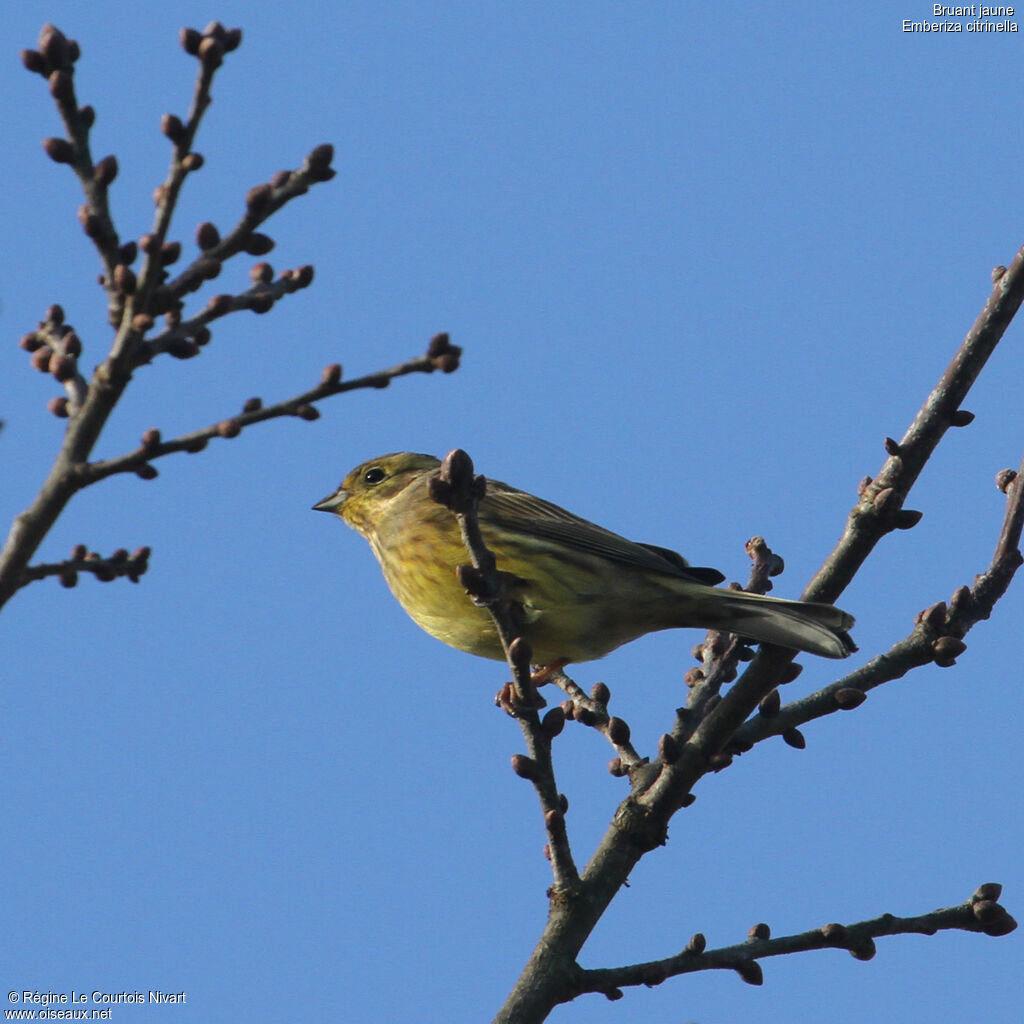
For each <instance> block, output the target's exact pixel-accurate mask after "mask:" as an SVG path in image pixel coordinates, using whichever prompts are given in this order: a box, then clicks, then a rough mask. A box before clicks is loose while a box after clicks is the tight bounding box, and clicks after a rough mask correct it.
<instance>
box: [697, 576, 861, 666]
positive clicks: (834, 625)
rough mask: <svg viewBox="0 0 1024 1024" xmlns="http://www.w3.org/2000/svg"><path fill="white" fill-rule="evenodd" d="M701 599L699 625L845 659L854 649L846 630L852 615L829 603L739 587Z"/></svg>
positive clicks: (849, 625)
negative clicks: (766, 594)
mask: <svg viewBox="0 0 1024 1024" xmlns="http://www.w3.org/2000/svg"><path fill="white" fill-rule="evenodd" d="M712 592H713V593H714V594H715V599H714V600H709V599H708V598H710V594H708V595H706V596H705V597H704V600H702V601H701V620H702V621H701V625H702V626H705V627H707V628H709V629H719V630H722V631H723V632H727V633H737V634H739V635H740V636H743V637H749V638H750V639H751V640H757V641H758V642H760V643H766V644H778V645H779V646H780V647H791V648H795V649H796V650H798V651H809V652H810V653H811V654H820V655H821V656H822V657H825V658H845V657H847V656H848V655H850V654H852V653H853V652H854V651H855V650H857V645H856V644H855V643H854V642H853V640H852V639H851V638H850V635H849V633H848V630H849V629H851V628H852V626H853V623H854V619H853V616H852V615H848V614H847V613H846V612H844V611H841V610H840V609H838V608H835V607H833V606H832V605H830V604H814V603H811V602H809V601H787V600H784V599H782V598H778V597H765V596H762V595H761V594H748V593H746V592H745V591H742V590H719V589H718V588H717V587H716V588H714V590H713V591H712Z"/></svg>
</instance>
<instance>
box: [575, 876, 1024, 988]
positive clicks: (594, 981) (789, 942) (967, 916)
mask: <svg viewBox="0 0 1024 1024" xmlns="http://www.w3.org/2000/svg"><path fill="white" fill-rule="evenodd" d="M1001 888H1002V887H1001V886H999V885H998V884H996V883H991V882H989V883H986V884H985V885H982V886H980V887H979V888H978V890H977V891H976V892H975V893H974V895H973V896H972V897H971V898H970V899H969V900H968V901H967V902H966V903H961V904H960V905H959V906H957V907H946V908H944V909H941V910H933V911H932V912H931V913H929V914H920V915H918V916H916V917H895V916H894V915H892V914H881V915H880V916H879V917H875V918H872V919H871V920H868V921H858V922H857V923H856V924H849V925H842V924H827V925H824V926H823V927H821V928H814V929H812V930H811V931H807V932H801V933H800V934H798V935H786V936H782V937H779V938H777V939H773V938H770V934H771V933H770V930H769V928H768V926H767V925H764V924H759V925H755V926H754V927H753V928H751V930H750V934H749V936H748V938H747V941H746V942H742V943H738V944H737V945H734V946H723V947H721V948H719V949H709V950H707V951H704V949H703V945H704V936H703V935H699V934H698V935H695V936H694V938H693V939H691V940H690V945H689V946H688V947H687V948H686V949H685V950H683V952H681V953H677V954H676V955H675V956H670V957H665V958H664V959H663V960H651V961H648V962H647V963H642V964H631V965H629V966H628V967H611V968H601V969H594V970H584V971H581V972H580V974H579V975H578V976H577V978H576V982H575V985H574V994H576V995H582V994H583V993H585V992H600V993H603V994H604V995H605V996H607V997H608V998H609V999H619V998H621V996H622V991H621V989H622V988H625V987H627V986H630V985H647V986H648V987H651V986H654V985H660V984H661V983H662V982H663V981H665V980H666V979H668V978H674V977H678V976H679V975H681V974H692V973H694V972H695V971H710V970H722V969H731V970H734V971H737V972H738V973H739V975H740V977H741V978H742V979H743V980H744V981H746V982H748V983H749V984H752V985H760V984H761V983H762V981H763V975H762V972H761V968H760V965H759V964H758V963H757V961H758V960H763V959H766V958H767V957H771V956H784V955H786V954H788V953H806V952H808V951H809V950H813V949H845V950H848V951H849V952H850V954H851V955H852V956H853V957H854V959H856V960H870V959H872V957H874V955H875V942H874V940H875V939H877V938H881V937H882V936H886V935H934V934H935V933H936V932H940V931H948V930H950V929H956V930H959V931H967V932H982V933H984V934H986V935H1007V934H1009V933H1010V932H1012V931H1013V930H1014V929H1015V928H1016V927H1017V922H1016V921H1014V919H1013V918H1012V917H1011V916H1010V915H1009V914H1008V913H1007V912H1006V911H1005V910H1004V909H1003V907H1002V906H1000V905H999V903H998V902H997V901H998V899H999V895H1000V892H1001Z"/></svg>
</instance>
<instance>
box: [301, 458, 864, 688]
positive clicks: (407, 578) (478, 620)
mask: <svg viewBox="0 0 1024 1024" xmlns="http://www.w3.org/2000/svg"><path fill="white" fill-rule="evenodd" d="M440 468H441V461H440V459H438V458H436V457H435V456H433V455H422V454H417V453H415V452H395V453H392V454H389V455H381V456H378V457H377V458H375V459H370V460H369V461H368V462H363V463H361V464H360V465H358V466H356V468H355V469H353V470H352V471H351V472H350V473H348V474H347V475H346V477H345V478H344V480H343V481H342V483H341V485H340V487H338V488H337V490H335V491H333V492H332V493H331V494H329V495H328V496H327V497H326V498H323V499H322V500H321V501H318V502H317V503H316V504H315V505H314V506H313V509H314V510H316V511H319V512H330V513H333V514H335V515H337V516H338V517H340V518H341V519H342V520H343V521H344V522H345V523H346V524H348V525H349V526H351V527H353V528H354V529H356V530H357V531H358V532H359V533H361V534H362V535H363V537H365V538H366V540H367V541H369V543H370V547H371V549H372V550H373V553H374V555H375V556H376V558H377V561H378V562H379V563H380V567H381V569H382V571H383V573H384V579H385V580H386V581H387V584H388V586H389V587H390V589H391V592H392V594H394V596H395V598H396V599H397V600H398V603H399V604H400V605H401V606H402V607H403V608H404V609H405V611H406V612H407V613H408V615H409V616H410V617H411V618H412V619H413V621H414V622H416V624H417V625H419V626H420V627H421V628H422V629H424V630H425V631H426V632H427V633H429V634H430V635H431V636H433V637H436V638H437V639H438V640H441V641H443V642H444V643H446V644H448V645H450V646H451V647H455V648H457V649H458V650H461V651H466V652H468V653H470V654H475V655H479V656H480V657H484V658H492V659H496V660H504V658H505V651H504V648H503V646H502V643H501V639H500V637H499V635H498V631H497V628H496V627H495V624H494V621H493V620H492V618H491V616H490V613H489V612H488V610H487V608H485V607H480V606H479V605H477V604H474V603H473V601H472V600H471V599H470V597H468V596H467V593H466V590H465V589H464V587H463V586H462V584H461V583H460V582H459V580H458V578H457V576H456V567H457V566H458V565H459V564H461V563H465V562H467V561H468V556H467V552H466V548H465V546H464V545H463V542H462V538H461V534H460V530H459V526H458V523H457V521H456V519H455V516H454V515H453V514H452V512H451V511H449V509H448V508H446V507H445V506H444V505H441V504H439V503H438V502H437V501H435V500H434V499H433V498H432V497H431V495H430V479H431V477H434V476H436V475H437V473H438V471H439V470H440ZM477 516H478V521H479V524H480V530H481V533H482V535H483V539H484V541H485V543H486V545H487V547H488V548H489V549H490V550H491V552H492V553H493V554H494V556H495V559H496V561H497V569H498V571H499V572H500V573H502V574H503V577H502V578H503V579H504V580H505V586H506V590H505V595H506V596H507V597H508V598H509V599H510V600H512V601H514V602H516V603H517V604H518V605H519V606H520V607H521V612H522V614H521V616H520V618H521V620H522V623H523V637H524V639H525V640H526V641H527V642H528V643H529V644H530V646H531V648H532V651H533V661H534V663H535V664H536V665H539V666H557V667H559V668H561V667H563V666H565V665H567V664H569V663H572V662H586V661H594V660H596V659H598V658H602V657H604V656H605V655H606V654H608V653H609V652H611V651H613V650H615V649H616V648H617V647H620V646H622V645H623V644H626V643H629V642H630V641H632V640H636V639H637V638H639V637H641V636H644V635H645V634H647V633H653V632H656V631H658V630H663V629H677V628H688V627H696V628H701V629H714V630H721V631H724V632H728V633H734V634H738V635H739V636H741V637H743V638H744V639H746V640H750V641H756V642H760V643H768V644H775V645H778V646H780V647H786V648H791V649H795V650H800V651H807V652H810V653H812V654H818V655H821V656H822V657H825V658H845V657H847V656H848V655H849V654H851V653H852V652H853V651H855V650H856V645H855V644H854V643H853V641H852V639H851V638H850V636H849V632H848V631H849V630H850V628H851V627H852V626H853V624H854V619H853V616H851V615H849V614H848V613H847V612H844V611H841V610H840V609H838V608H835V607H833V606H832V605H829V604H816V603H811V602H805V601H792V600H786V599H783V598H775V597H767V596H764V595H761V594H751V593H747V592H745V591H739V590H732V589H725V588H721V587H716V586H715V584H716V583H721V582H722V581H723V580H724V579H725V577H724V576H723V575H722V574H721V573H720V572H718V571H717V570H716V569H709V568H702V567H698V566H692V565H690V564H689V563H688V562H687V561H686V559H685V558H683V556H682V555H680V554H677V553H676V552H675V551H672V550H670V549H668V548H663V547H659V546H657V545H654V544H642V543H638V542H635V541H631V540H627V539H626V538H625V537H622V536H620V535H619V534H617V533H613V532H612V531H611V530H606V529H605V528H604V527H601V526H598V525H596V524H595V523H592V522H589V521H588V520H586V519H583V518H581V517H580V516H577V515H574V514H573V513H572V512H569V511H567V510H566V509H564V508H561V507H559V506H558V505H555V504H552V503H551V502H548V501H545V500H543V499H542V498H537V497H534V496H533V495H532V494H529V493H527V492H526V491H521V490H519V489H517V488H515V487H511V486H509V485H508V484H505V483H502V482H501V481H500V480H491V479H488V480H487V482H486V490H485V493H484V496H483V498H482V499H481V500H480V502H479V506H478V511H477Z"/></svg>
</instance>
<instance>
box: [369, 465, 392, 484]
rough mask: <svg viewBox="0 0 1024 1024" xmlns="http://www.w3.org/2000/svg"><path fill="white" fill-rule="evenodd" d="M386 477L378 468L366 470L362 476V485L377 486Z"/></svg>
mask: <svg viewBox="0 0 1024 1024" xmlns="http://www.w3.org/2000/svg"><path fill="white" fill-rule="evenodd" d="M386 476H387V473H385V472H384V470H383V469H381V468H380V466H374V467H373V469H368V470H367V471H366V472H365V473H364V474H363V483H364V484H369V485H370V486H371V487H372V486H373V485H374V484H379V483H380V482H381V480H383V479H384V478H385V477H386Z"/></svg>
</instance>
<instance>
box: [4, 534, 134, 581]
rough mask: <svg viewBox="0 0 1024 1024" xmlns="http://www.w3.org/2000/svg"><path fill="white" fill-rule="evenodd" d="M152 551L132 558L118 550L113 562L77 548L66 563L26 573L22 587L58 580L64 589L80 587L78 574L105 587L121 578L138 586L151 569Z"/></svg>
mask: <svg viewBox="0 0 1024 1024" xmlns="http://www.w3.org/2000/svg"><path fill="white" fill-rule="evenodd" d="M149 556H150V549H149V548H148V547H143V548H139V549H138V550H136V551H134V552H132V554H128V551H127V549H126V548H118V549H117V551H115V552H114V553H113V554H112V555H111V556H110V557H109V558H104V557H103V556H102V555H100V554H98V553H97V552H95V551H88V550H87V548H86V546H85V545H84V544H76V545H75V548H74V550H73V551H72V552H71V557H70V558H68V559H65V560H64V561H63V562H48V563H42V564H40V565H33V566H30V567H29V568H28V569H26V570H25V573H24V575H23V576H22V579H21V585H22V586H23V587H24V586H27V585H28V584H29V583H33V582H35V581H36V580H42V579H46V577H48V576H56V577H58V578H59V579H60V584H61V586H62V587H74V586H76V585H77V583H78V574H79V573H82V572H87V573H91V574H92V575H93V576H95V577H96V579H98V580H99V581H100V582H101V583H109V582H110V581H111V580H115V579H118V578H119V577H121V576H127V577H128V579H130V580H131V581H132V583H138V582H139V577H140V576H142V575H143V573H145V571H146V570H147V569H148V568H149Z"/></svg>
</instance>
